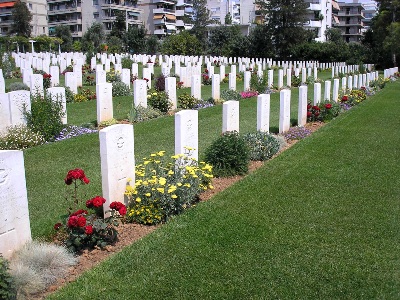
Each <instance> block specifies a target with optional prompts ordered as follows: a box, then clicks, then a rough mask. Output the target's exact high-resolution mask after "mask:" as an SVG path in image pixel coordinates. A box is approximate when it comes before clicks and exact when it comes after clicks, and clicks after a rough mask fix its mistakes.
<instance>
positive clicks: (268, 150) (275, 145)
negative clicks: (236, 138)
mask: <svg viewBox="0 0 400 300" xmlns="http://www.w3.org/2000/svg"><path fill="white" fill-rule="evenodd" d="M244 139H245V141H246V142H247V146H248V147H249V149H250V159H251V160H261V161H264V160H267V159H270V158H271V157H272V156H273V155H274V154H276V153H278V151H279V148H280V144H279V141H278V140H277V139H276V138H275V137H274V136H273V135H270V134H268V133H266V132H260V131H258V132H255V133H253V132H251V133H247V134H245V135H244Z"/></svg>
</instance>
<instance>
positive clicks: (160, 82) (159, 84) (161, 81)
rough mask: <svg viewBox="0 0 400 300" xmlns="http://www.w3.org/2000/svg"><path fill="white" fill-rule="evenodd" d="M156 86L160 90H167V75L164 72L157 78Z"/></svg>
mask: <svg viewBox="0 0 400 300" xmlns="http://www.w3.org/2000/svg"><path fill="white" fill-rule="evenodd" d="M154 88H155V89H156V90H157V91H159V92H163V91H165V76H164V75H163V74H161V75H160V76H158V77H157V78H156V80H155V82H154Z"/></svg>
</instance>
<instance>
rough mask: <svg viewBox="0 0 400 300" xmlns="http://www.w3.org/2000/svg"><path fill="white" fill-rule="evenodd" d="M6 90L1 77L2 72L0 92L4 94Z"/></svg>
mask: <svg viewBox="0 0 400 300" xmlns="http://www.w3.org/2000/svg"><path fill="white" fill-rule="evenodd" d="M5 92H6V83H5V81H4V78H3V74H1V76H0V94H4V93H5Z"/></svg>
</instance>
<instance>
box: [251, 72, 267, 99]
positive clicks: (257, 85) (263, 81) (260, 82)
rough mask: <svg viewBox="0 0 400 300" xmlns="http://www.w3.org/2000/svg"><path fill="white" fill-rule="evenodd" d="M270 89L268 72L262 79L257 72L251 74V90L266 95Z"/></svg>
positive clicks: (264, 73)
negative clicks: (268, 88) (266, 91)
mask: <svg viewBox="0 0 400 300" xmlns="http://www.w3.org/2000/svg"><path fill="white" fill-rule="evenodd" d="M267 87H268V72H263V76H262V77H258V74H257V70H254V72H252V73H251V77H250V89H251V90H252V91H257V92H258V93H259V94H263V93H265V90H266V89H267Z"/></svg>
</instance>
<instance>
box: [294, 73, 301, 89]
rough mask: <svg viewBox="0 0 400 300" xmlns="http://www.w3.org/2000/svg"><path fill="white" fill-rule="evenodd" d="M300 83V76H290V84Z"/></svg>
mask: <svg viewBox="0 0 400 300" xmlns="http://www.w3.org/2000/svg"><path fill="white" fill-rule="evenodd" d="M300 85H301V78H300V77H299V76H294V75H293V76H292V86H294V87H299V86H300Z"/></svg>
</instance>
